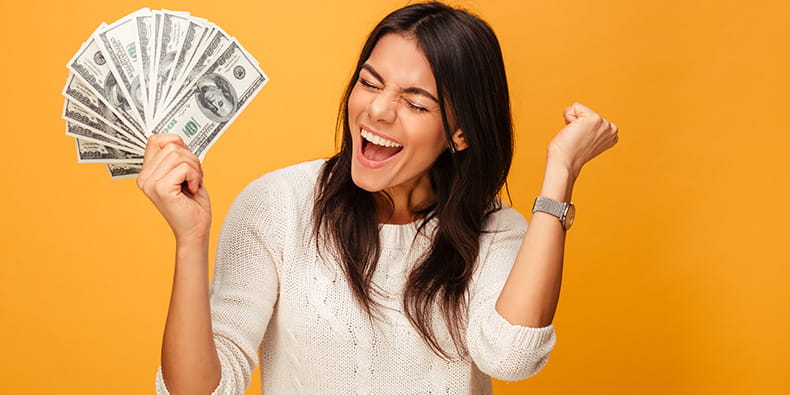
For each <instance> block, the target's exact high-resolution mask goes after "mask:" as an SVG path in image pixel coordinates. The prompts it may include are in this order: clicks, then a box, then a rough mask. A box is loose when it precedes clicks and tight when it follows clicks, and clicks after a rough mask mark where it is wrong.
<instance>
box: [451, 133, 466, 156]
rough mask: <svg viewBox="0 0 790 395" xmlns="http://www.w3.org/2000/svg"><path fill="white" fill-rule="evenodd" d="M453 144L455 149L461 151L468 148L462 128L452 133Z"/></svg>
mask: <svg viewBox="0 0 790 395" xmlns="http://www.w3.org/2000/svg"><path fill="white" fill-rule="evenodd" d="M453 145H454V146H455V150H456V151H463V150H465V149H467V148H469V144H467V143H466V138H465V137H464V131H463V130H461V129H458V130H456V131H455V133H453Z"/></svg>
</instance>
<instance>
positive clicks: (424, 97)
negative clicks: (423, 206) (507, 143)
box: [348, 33, 463, 199]
mask: <svg viewBox="0 0 790 395" xmlns="http://www.w3.org/2000/svg"><path fill="white" fill-rule="evenodd" d="M448 119H450V120H451V119H452V118H451V117H448ZM348 126H349V130H350V132H351V139H352V146H353V151H352V164H351V177H352V178H353V180H354V183H355V184H356V185H357V186H358V187H360V188H362V189H364V190H366V191H369V192H378V191H382V190H386V191H387V192H390V195H391V196H393V198H394V199H397V197H398V196H399V195H402V193H406V195H407V196H412V195H413V193H414V192H415V191H414V188H421V189H425V188H428V189H430V182H427V180H428V170H429V169H430V167H431V165H432V164H433V163H434V161H436V159H437V158H438V157H439V155H440V154H441V153H442V151H444V150H445V149H447V148H448V142H447V139H446V137H445V133H444V128H443V126H442V115H441V111H440V109H439V102H438V95H437V91H436V81H435V80H434V77H433V72H432V71H431V66H430V64H429V63H428V60H427V59H426V58H425V55H423V52H422V50H421V49H420V48H419V46H418V43H417V40H416V39H414V38H413V37H411V36H407V35H402V34H394V33H390V34H386V35H384V36H383V37H381V39H380V40H379V41H378V43H376V46H375V48H374V49H373V52H372V53H371V55H370V57H369V58H368V59H367V61H366V62H365V64H364V65H363V66H362V69H361V70H360V72H359V80H358V81H356V83H355V85H354V87H353V89H352V91H351V94H350V96H349V99H348ZM458 134H459V135H460V131H459V132H458ZM459 148H463V147H459ZM418 192H420V194H421V195H423V196H430V193H431V192H432V191H430V190H428V191H418ZM425 193H428V195H424V194H425Z"/></svg>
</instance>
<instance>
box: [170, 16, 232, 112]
mask: <svg viewBox="0 0 790 395" xmlns="http://www.w3.org/2000/svg"><path fill="white" fill-rule="evenodd" d="M231 40H232V39H231V37H230V36H228V35H227V34H226V33H225V32H224V31H223V30H222V29H220V28H219V26H216V28H215V30H214V33H213V35H212V36H211V37H209V39H208V40H207V41H206V44H205V46H204V47H203V48H200V49H199V52H198V53H199V55H198V54H195V56H194V59H193V61H192V64H191V65H189V66H187V70H188V71H186V72H185V73H184V75H183V76H182V77H181V79H180V80H179V81H178V82H177V83H176V86H177V87H178V89H176V90H175V93H174V94H173V95H171V97H170V99H171V101H170V105H169V106H168V107H167V108H166V109H165V110H164V111H162V112H161V114H166V113H167V111H168V110H169V109H170V107H172V106H173V105H174V104H175V103H176V102H177V101H178V99H179V98H181V97H182V96H183V95H184V94H186V92H187V91H188V90H189V89H191V88H192V85H193V84H194V82H195V81H196V80H197V78H198V77H200V76H201V75H202V74H203V72H204V71H205V70H206V67H208V66H209V65H210V64H211V63H212V62H214V60H215V59H216V58H217V57H218V56H219V54H221V53H222V52H223V51H224V50H225V49H226V48H227V46H228V45H230V43H231ZM160 119H161V117H159V118H155V119H154V124H156V123H158V121H159V120H160Z"/></svg>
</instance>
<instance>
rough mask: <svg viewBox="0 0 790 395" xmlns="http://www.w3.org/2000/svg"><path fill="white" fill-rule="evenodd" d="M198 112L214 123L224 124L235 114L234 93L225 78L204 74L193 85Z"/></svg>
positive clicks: (213, 74)
mask: <svg viewBox="0 0 790 395" xmlns="http://www.w3.org/2000/svg"><path fill="white" fill-rule="evenodd" d="M195 87H196V88H197V90H198V94H197V95H196V97H197V102H198V104H199V106H200V110H201V111H202V112H203V114H205V115H206V117H208V119H210V120H212V121H214V122H225V121H228V120H230V118H231V117H233V114H234V113H235V112H236V92H235V91H234V90H233V87H232V86H231V85H230V82H228V80H226V79H225V77H223V76H221V75H219V74H215V73H211V74H206V75H204V76H203V77H200V79H199V80H198V81H197V83H195Z"/></svg>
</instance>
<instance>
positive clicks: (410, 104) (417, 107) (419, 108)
mask: <svg viewBox="0 0 790 395" xmlns="http://www.w3.org/2000/svg"><path fill="white" fill-rule="evenodd" d="M406 104H407V105H408V106H409V108H411V109H412V110H417V111H426V112H427V111H428V109H427V108H425V107H420V106H418V105H416V104H414V103H412V102H410V101H408V100H406Z"/></svg>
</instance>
